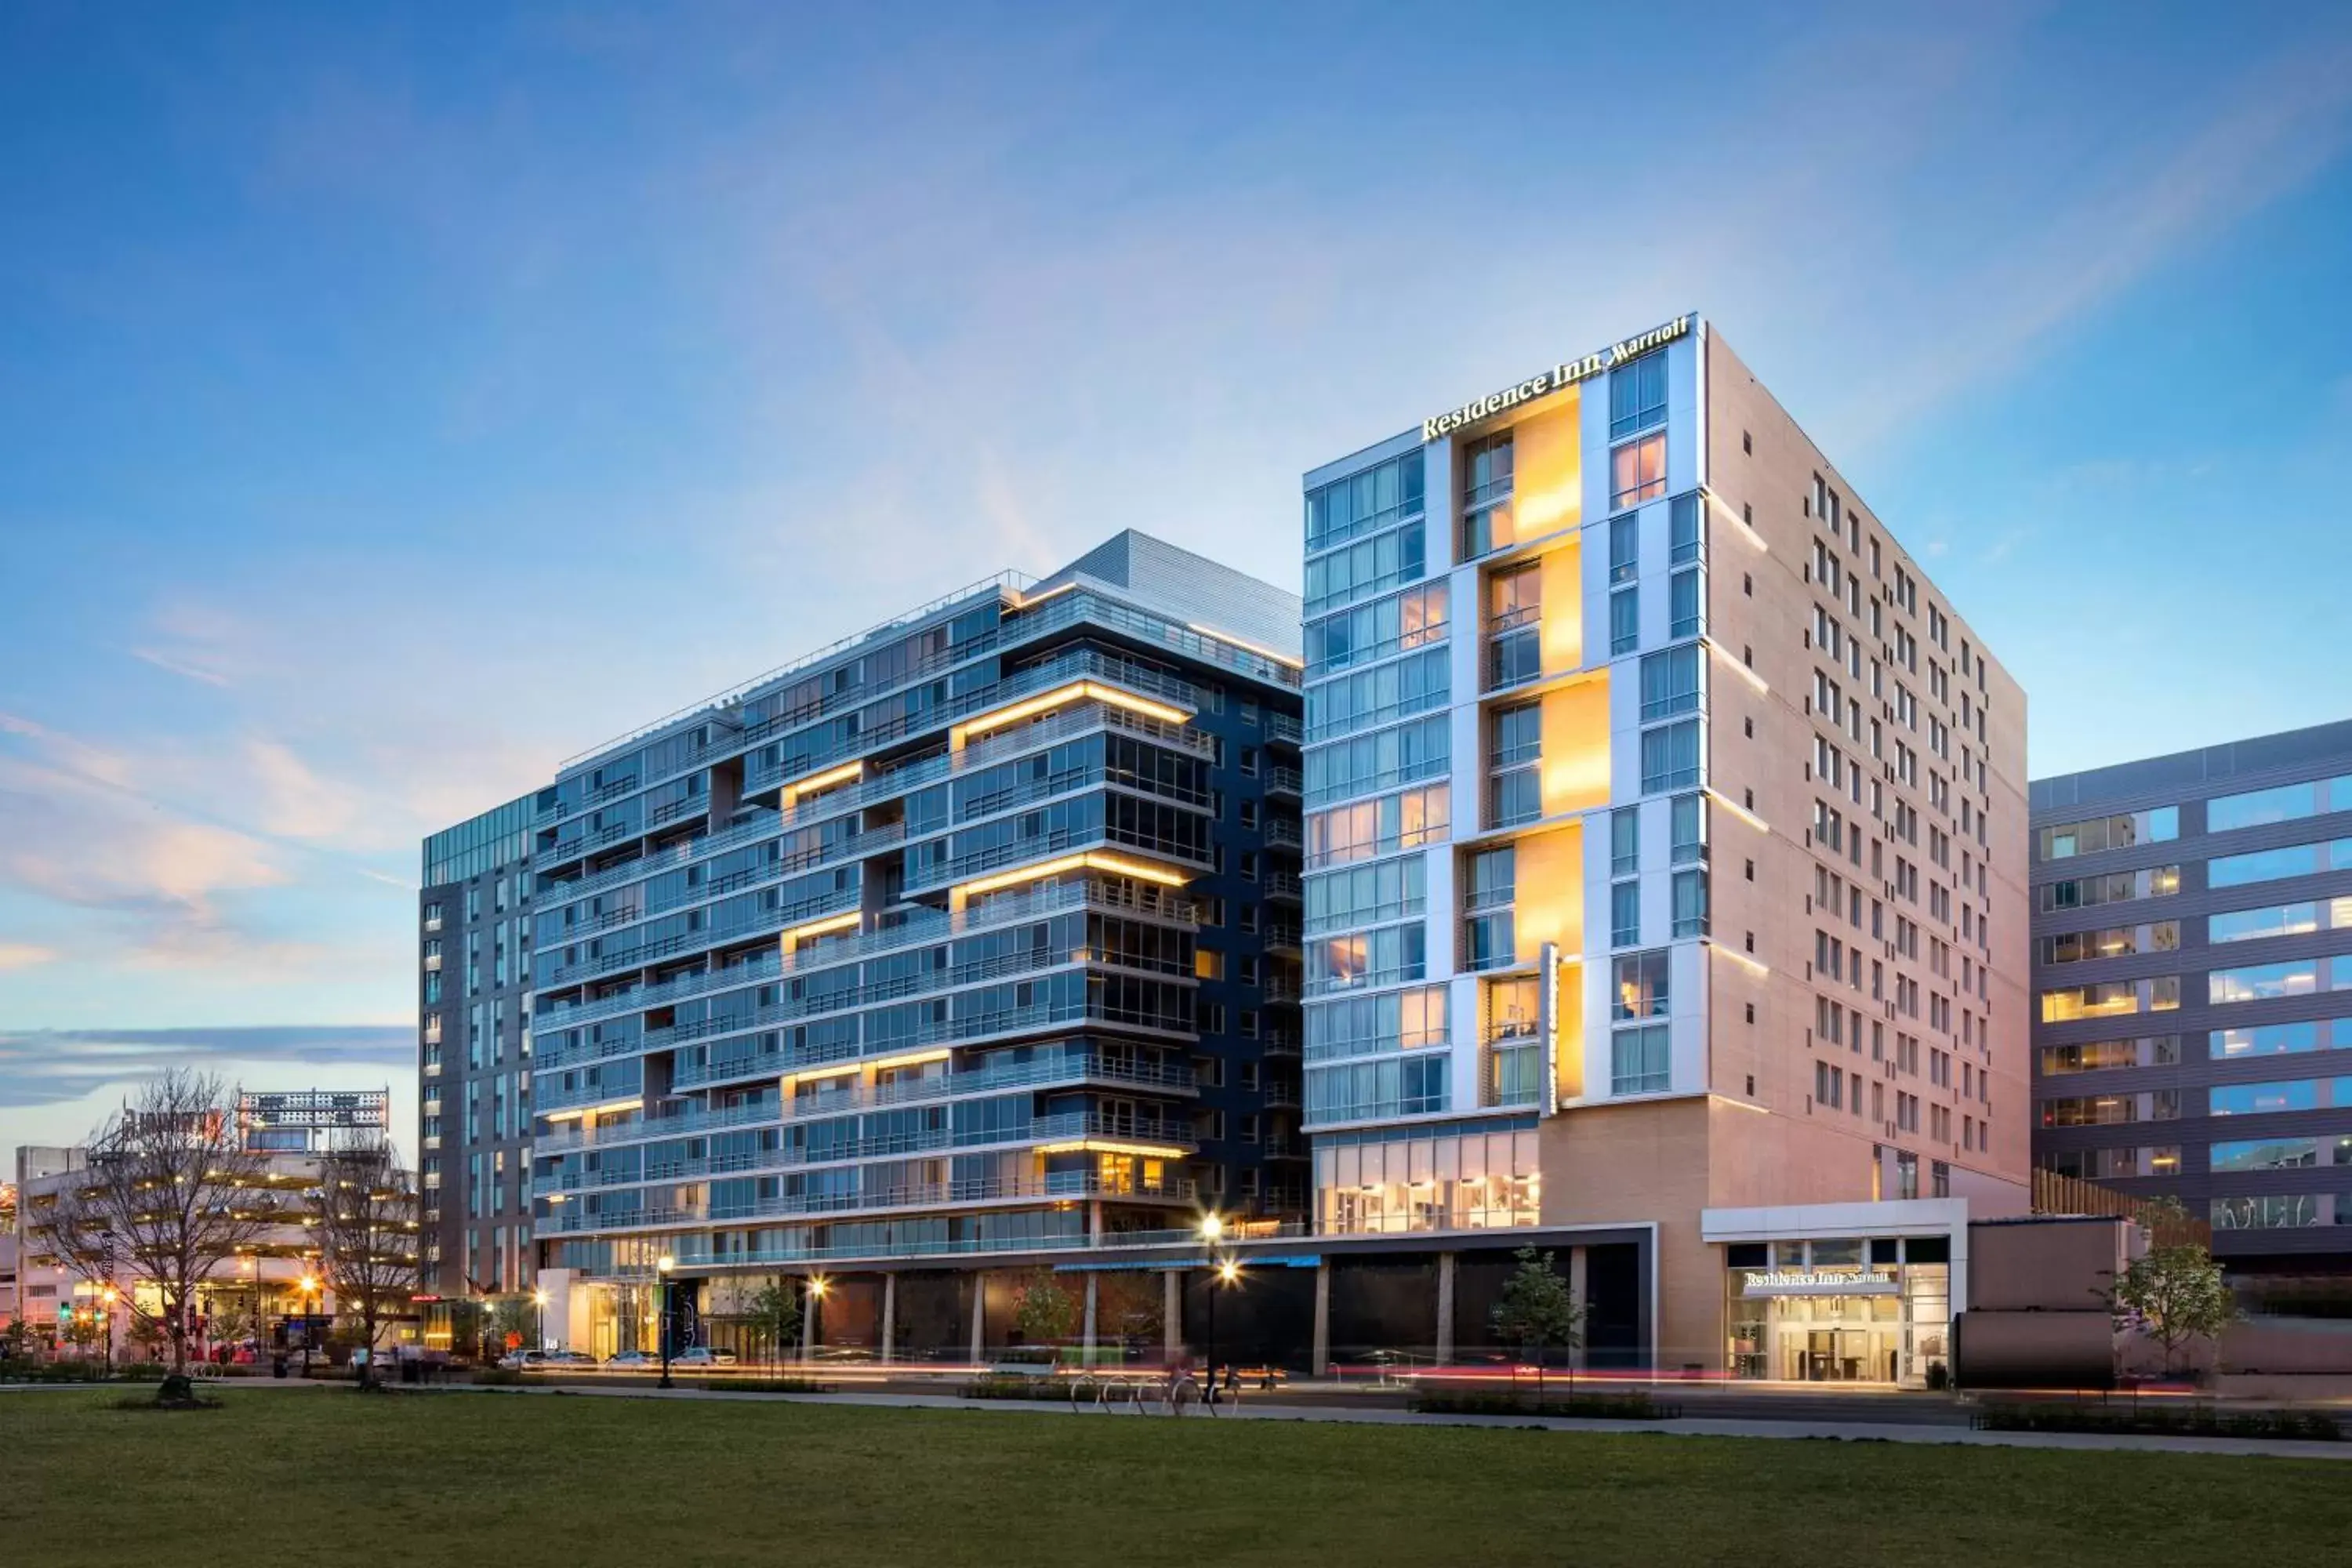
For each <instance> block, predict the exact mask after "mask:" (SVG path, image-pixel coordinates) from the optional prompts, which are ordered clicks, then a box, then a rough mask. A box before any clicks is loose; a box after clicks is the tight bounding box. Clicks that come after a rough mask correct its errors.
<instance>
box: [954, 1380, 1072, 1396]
mask: <svg viewBox="0 0 2352 1568" xmlns="http://www.w3.org/2000/svg"><path fill="white" fill-rule="evenodd" d="M956 1392H957V1394H960V1395H961V1396H962V1397H963V1398H965V1399H1057V1400H1067V1399H1068V1398H1069V1397H1070V1385H1069V1384H1066V1383H1063V1382H1061V1381H1059V1380H1057V1379H1055V1378H1051V1377H982V1378H975V1379H973V1380H972V1381H971V1382H970V1383H967V1384H964V1385H963V1386H962V1387H961V1388H960V1389H958V1390H957V1391H956Z"/></svg>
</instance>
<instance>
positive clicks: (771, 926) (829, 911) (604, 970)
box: [537, 888, 861, 991]
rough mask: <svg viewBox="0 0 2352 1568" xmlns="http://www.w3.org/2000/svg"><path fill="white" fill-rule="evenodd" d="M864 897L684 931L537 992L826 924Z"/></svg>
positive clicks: (564, 972)
mask: <svg viewBox="0 0 2352 1568" xmlns="http://www.w3.org/2000/svg"><path fill="white" fill-rule="evenodd" d="M860 897H861V895H860V893H859V891H858V889H856V888H852V889H848V890H846V891H845V892H838V893H827V894H825V895H824V897H823V898H817V899H805V900H802V901H801V902H799V903H797V904H791V905H786V906H784V907H783V908H781V909H776V910H769V911H768V912H766V913H765V914H763V915H761V918H760V919H758V920H756V921H746V922H744V923H743V924H742V925H740V926H731V927H730V928H728V929H727V930H725V931H717V930H707V931H681V932H679V933H678V934H677V935H676V936H672V937H665V938H663V939H662V940H661V941H659V942H647V943H646V944H645V945H643V946H641V947H633V948H627V949H625V950H623V951H622V952H614V953H608V954H601V955H599V956H597V957H595V958H589V959H583V960H581V961H580V962H579V963H572V964H566V965H565V966H563V967H562V968H561V969H556V970H552V971H551V972H550V973H548V975H547V977H546V978H545V979H543V980H541V981H540V982H539V983H538V986H537V988H538V989H540V990H542V991H560V990H563V989H566V988H568V987H570V986H573V985H580V984H587V983H588V982H591V981H593V980H597V979H600V978H602V977H604V976H606V975H611V974H615V973H619V972H620V971H622V970H625V969H642V968H644V967H645V966H646V965H647V964H650V963H659V962H661V961H662V960H663V959H665V958H671V957H675V956H676V955H677V954H679V953H682V952H697V951H699V950H703V949H708V948H716V947H725V946H727V945H728V944H730V942H744V941H748V940H749V939H751V938H753V937H760V936H768V935H772V934H774V933H777V932H780V931H783V930H784V929H785V928H786V927H788V926H795V925H804V924H806V923H808V922H809V921H817V920H823V919H824V917H826V916H827V915H835V914H844V913H847V912H850V911H852V910H856V908H857V906H858V902H859V900H860Z"/></svg>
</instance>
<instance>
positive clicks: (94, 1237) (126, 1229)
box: [27, 1068, 281, 1372]
mask: <svg viewBox="0 0 2352 1568" xmlns="http://www.w3.org/2000/svg"><path fill="white" fill-rule="evenodd" d="M267 1177H268V1157H267V1156H266V1155H263V1154H261V1153H259V1152H255V1151H252V1150H248V1149H247V1147H246V1146H245V1140H244V1136H243V1132H242V1131H241V1130H240V1129H239V1127H238V1126H237V1119H236V1102H235V1100H234V1097H233V1096H232V1095H231V1094H230V1092H229V1089H228V1087H227V1085H226V1082H225V1081H224V1080H223V1079H220V1078H219V1077H217V1076H215V1075H213V1074H209V1073H200V1072H192V1071H189V1070H187V1069H184V1068H169V1069H166V1070H165V1071H163V1072H161V1073H158V1074H156V1075H155V1076H154V1077H153V1078H152V1079H148V1080H147V1081H146V1082H145V1083H143V1084H142V1085H141V1086H140V1087H139V1089H138V1090H137V1091H136V1092H135V1093H133V1094H132V1096H131V1098H130V1099H129V1100H125V1101H124V1102H123V1105H122V1109H121V1110H119V1111H117V1112H116V1113H115V1114H114V1115H113V1116H111V1117H110V1118H109V1119H108V1120H107V1121H106V1122H105V1124H104V1125H102V1126H101V1127H100V1128H99V1130H98V1131H96V1132H94V1133H92V1134H91V1135H90V1140H89V1163H88V1164H87V1165H86V1166H85V1167H84V1168H83V1169H81V1170H79V1171H76V1172H74V1173H73V1174H72V1176H71V1177H70V1178H69V1179H68V1181H67V1183H66V1184H65V1185H64V1186H63V1187H61V1188H60V1189H59V1191H58V1194H57V1198H56V1200H55V1201H54V1202H53V1203H51V1204H49V1205H47V1206H45V1207H43V1208H42V1209H40V1210H39V1211H38V1212H37V1214H36V1215H33V1217H32V1219H31V1222H30V1224H29V1225H28V1226H27V1228H28V1229H29V1230H30V1232H31V1233H32V1234H33V1235H34V1236H36V1237H38V1238H40V1240H41V1241H42V1243H43V1244H44V1245H46V1246H47V1247H48V1248H49V1249H50V1250H51V1251H53V1252H54V1253H55V1254H56V1255H57V1257H58V1261H59V1262H60V1263H61V1264H62V1265H63V1266H64V1267H65V1268H67V1269H68V1270H69V1271H71V1272H72V1273H73V1274H75V1275H77V1276H78V1277H79V1278H80V1279H83V1280H85V1281H87V1282H88V1283H89V1284H90V1285H91V1286H93V1287H96V1288H97V1289H100V1290H104V1289H107V1288H108V1287H112V1288H114V1289H115V1291H116V1293H117V1299H118V1300H121V1302H122V1303H124V1304H125V1306H127V1308H128V1309H129V1310H130V1313H131V1321H133V1322H134V1323H136V1324H144V1325H146V1326H148V1327H149V1328H150V1329H151V1330H152V1331H154V1332H155V1333H157V1334H158V1335H159V1336H160V1337H162V1338H164V1339H168V1340H169V1341H170V1342H171V1346H172V1370H173V1372H184V1371H185V1370H186V1369H187V1364H188V1333H189V1331H190V1329H191V1328H192V1327H193V1326H194V1325H193V1322H192V1320H193V1319H194V1315H195V1305H196V1290H197V1288H198V1287H199V1286H201V1285H203V1284H204V1283H205V1281H206V1280H208V1279H211V1278H212V1275H213V1272H214V1270H215V1268H218V1267H219V1266H220V1265H221V1264H222V1263H224V1262H226V1260H228V1259H229V1258H233V1257H235V1256H236V1253H237V1252H238V1251H239V1250H240V1249H242V1248H243V1247H247V1245H249V1244H250V1243H252V1242H253V1241H254V1240H255V1239H256V1238H257V1237H260V1236H261V1234H262V1233H263V1232H264V1231H266V1230H268V1229H269V1228H270V1226H272V1225H274V1224H277V1223H279V1222H280V1218H281V1216H280V1215H278V1212H277V1206H276V1200H275V1199H274V1198H273V1197H272V1195H271V1194H270V1192H269V1190H268V1181H267ZM126 1276H127V1277H126ZM142 1283H143V1284H147V1285H151V1286H152V1287H153V1295H152V1298H151V1299H148V1300H142V1292H141V1291H140V1290H139V1289H138V1288H137V1287H138V1286H139V1285H141V1284H142Z"/></svg>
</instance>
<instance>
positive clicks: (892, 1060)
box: [783, 1046, 954, 1089]
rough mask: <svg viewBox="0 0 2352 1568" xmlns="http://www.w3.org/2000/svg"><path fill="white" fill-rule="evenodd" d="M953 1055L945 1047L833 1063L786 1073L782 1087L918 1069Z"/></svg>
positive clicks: (787, 1087)
mask: <svg viewBox="0 0 2352 1568" xmlns="http://www.w3.org/2000/svg"><path fill="white" fill-rule="evenodd" d="M953 1054H954V1053H953V1052H952V1051H950V1050H949V1049H948V1048H947V1047H944V1046H941V1047H937V1048H935V1049H931V1050H923V1051H908V1052H905V1053H904V1054H902V1055H899V1056H895V1057H874V1058H868V1059H866V1060H861V1061H849V1062H835V1063H834V1064H833V1065H832V1066H830V1067H821V1068H803V1069H801V1070H800V1071H798V1072H788V1073H786V1074H785V1075H784V1078H783V1086H784V1088H786V1089H790V1088H792V1086H793V1085H794V1084H796V1083H815V1082H818V1081H821V1080H823V1079H835V1078H847V1077H849V1076H850V1075H851V1074H853V1073H862V1072H866V1071H868V1070H871V1071H874V1072H887V1071H888V1070H889V1069H891V1068H910V1067H920V1066H921V1065H922V1064H923V1063H925V1062H943V1061H945V1060H947V1059H948V1058H949V1057H950V1056H952V1055H953Z"/></svg>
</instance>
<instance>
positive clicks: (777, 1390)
mask: <svg viewBox="0 0 2352 1568" xmlns="http://www.w3.org/2000/svg"><path fill="white" fill-rule="evenodd" d="M702 1388H703V1390H704V1392H706V1393H709V1394H830V1393H832V1392H833V1390H832V1389H831V1388H830V1387H829V1386H827V1385H826V1384H822V1383H819V1382H817V1381H816V1379H814V1378H813V1377H728V1378H712V1379H711V1380H710V1381H709V1382H707V1383H705V1384H702Z"/></svg>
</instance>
